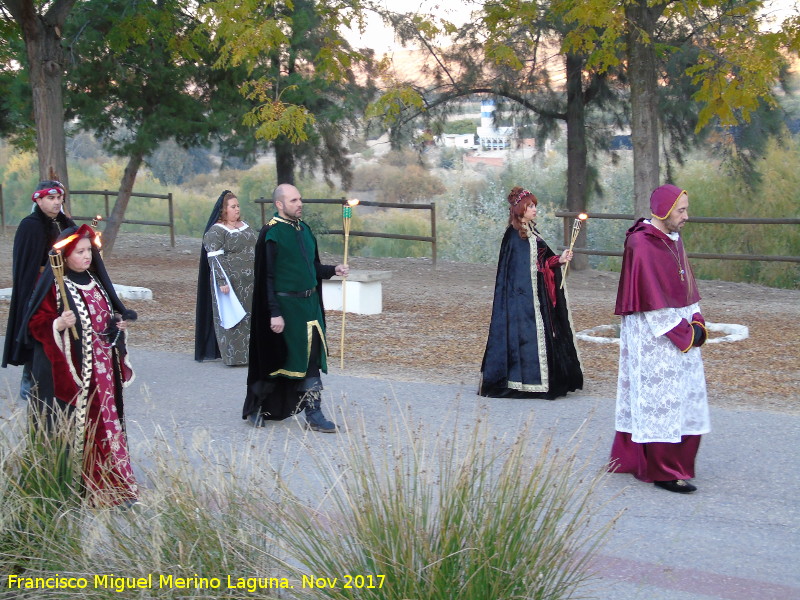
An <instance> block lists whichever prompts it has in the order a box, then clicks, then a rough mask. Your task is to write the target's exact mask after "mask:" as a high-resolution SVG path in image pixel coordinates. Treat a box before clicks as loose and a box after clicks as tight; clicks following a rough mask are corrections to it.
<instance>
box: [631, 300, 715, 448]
mask: <svg viewBox="0 0 800 600" xmlns="http://www.w3.org/2000/svg"><path fill="white" fill-rule="evenodd" d="M696 312H700V306H699V305H698V304H697V303H695V304H692V305H691V306H685V307H683V308H662V309H658V310H653V311H648V312H639V313H633V314H631V315H626V316H623V317H622V328H621V330H620V354H619V379H618V380H617V412H616V429H617V431H623V432H627V433H630V434H631V436H632V439H633V441H634V442H637V443H640V444H643V443H647V442H680V441H681V436H682V435H701V434H704V433H708V432H709V431H710V429H711V426H710V422H709V417H708V398H707V396H706V377H705V373H704V371H703V360H702V358H701V356H700V348H692V349H691V350H689V352H687V353H685V354H684V353H682V352H681V351H680V350H678V349H677V348H676V347H675V345H674V344H673V343H672V342H670V341H669V339H667V338H666V337H665V336H664V333H666V332H667V331H669V330H670V329H672V328H673V327H675V326H676V325H677V324H678V323H680V321H681V319H686V320H688V321H690V322H691V320H692V315H693V314H694V313H696Z"/></svg>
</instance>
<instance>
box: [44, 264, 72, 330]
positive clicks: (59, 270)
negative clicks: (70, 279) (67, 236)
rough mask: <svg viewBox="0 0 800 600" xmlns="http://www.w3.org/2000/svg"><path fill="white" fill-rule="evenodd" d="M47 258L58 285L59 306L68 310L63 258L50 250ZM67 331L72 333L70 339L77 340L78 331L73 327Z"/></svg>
mask: <svg viewBox="0 0 800 600" xmlns="http://www.w3.org/2000/svg"><path fill="white" fill-rule="evenodd" d="M49 257H50V266H51V267H52V269H53V275H55V278H56V283H57V284H58V293H59V294H61V304H62V305H63V307H64V308H63V310H69V302H68V301H67V290H66V288H65V287H64V257H63V256H61V252H60V251H59V250H51V251H50V254H49ZM63 310H62V312H63ZM69 330H70V331H71V332H72V339H73V340H77V339H78V330H77V329H75V325H72V326H71V327H70V328H69Z"/></svg>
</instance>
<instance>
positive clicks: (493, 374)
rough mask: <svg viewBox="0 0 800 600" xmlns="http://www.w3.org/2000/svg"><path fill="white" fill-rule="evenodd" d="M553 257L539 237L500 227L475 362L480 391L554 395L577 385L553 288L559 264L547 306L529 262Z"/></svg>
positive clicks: (571, 346) (577, 370)
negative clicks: (482, 343)
mask: <svg viewBox="0 0 800 600" xmlns="http://www.w3.org/2000/svg"><path fill="white" fill-rule="evenodd" d="M534 243H535V244H536V254H535V255H532V252H531V247H532V244H534ZM554 256H555V253H553V251H552V250H551V249H550V248H549V247H548V246H547V244H546V243H545V242H544V241H543V240H542V239H541V238H539V237H536V238H532V239H531V240H529V239H522V238H520V237H519V233H517V231H516V230H515V229H514V228H513V227H509V228H508V229H506V233H505V235H504V236H503V242H502V245H501V246H500V257H499V260H498V263H497V278H496V281H495V290H494V303H493V305H492V318H491V322H490V324H489V336H488V339H487V341H486V350H485V352H484V355H483V363H482V365H481V383H480V388H479V390H478V393H479V394H480V395H481V396H490V397H493V398H547V399H554V398H557V397H559V396H565V395H566V394H567V392H571V391H575V390H577V389H581V388H582V387H583V373H582V372H581V365H580V360H579V358H578V352H577V349H576V347H575V338H574V334H573V331H572V325H571V323H570V319H569V312H568V307H567V299H566V297H565V295H564V290H562V289H559V288H560V286H561V269H560V268H556V269H553V274H554V276H555V277H554V281H555V290H554V293H555V297H556V304H555V306H553V304H552V301H551V300H550V299H549V298H548V293H547V290H546V287H547V286H546V284H545V280H544V276H543V275H542V273H540V272H539V271H538V269H537V268H536V263H535V262H534V261H537V260H538V261H539V263H540V264H542V263H544V262H545V261H547V259H549V258H551V257H554ZM544 268H550V267H549V266H545V267H544ZM532 272H533V273H534V274H535V275H534V276H533V277H532V275H531V273H532ZM534 283H535V286H536V287H535V293H534ZM543 363H546V364H543ZM543 366H544V367H545V368H543Z"/></svg>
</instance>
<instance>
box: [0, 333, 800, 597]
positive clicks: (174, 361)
mask: <svg viewBox="0 0 800 600" xmlns="http://www.w3.org/2000/svg"><path fill="white" fill-rule="evenodd" d="M0 339H1V338H0ZM132 354H133V361H134V367H135V368H136V372H137V380H136V382H135V383H134V384H133V386H132V389H131V390H130V392H129V394H128V397H127V398H126V411H127V415H128V423H129V425H128V426H129V435H130V439H131V446H132V452H133V454H134V460H135V462H136V463H138V464H140V465H141V464H145V463H148V462H149V461H150V459H151V457H149V456H148V455H147V451H146V447H147V444H146V443H144V440H146V439H148V438H149V437H151V436H154V435H155V434H156V430H157V429H160V430H162V431H163V432H164V435H166V436H167V437H168V438H169V437H170V436H174V435H175V432H176V431H179V432H180V435H181V436H182V438H183V439H184V440H188V442H187V445H188V446H191V445H192V443H195V444H197V443H200V444H205V445H208V446H214V447H216V448H218V449H219V448H223V449H224V448H226V447H228V448H233V449H236V448H239V447H241V446H243V445H244V444H250V445H251V447H254V448H255V447H258V444H259V443H264V440H270V439H272V440H275V439H281V440H282V441H281V443H280V444H273V445H272V446H271V447H270V448H269V449H267V450H266V452H267V453H268V455H269V457H268V458H267V460H278V461H281V460H283V461H285V462H284V464H288V461H286V457H285V456H283V457H281V456H279V455H280V454H281V453H283V452H289V453H291V452H292V451H293V450H295V449H298V448H299V445H298V446H293V444H299V443H300V441H299V438H300V428H299V427H298V425H297V423H293V422H291V421H284V422H279V423H269V424H268V426H267V427H265V428H263V429H255V428H253V427H250V426H249V425H247V423H246V422H245V421H242V420H241V419H240V410H241V402H242V399H243V391H244V380H245V377H246V369H244V368H229V367H225V366H223V365H222V364H220V363H218V362H212V363H204V364H199V363H196V362H194V361H193V360H191V357H190V356H189V355H184V354H173V353H166V352H144V351H137V350H135V349H134V350H133V352H132ZM19 373H20V369H18V368H9V369H4V370H0V396H5V397H6V398H7V397H8V396H9V394H10V393H11V392H10V390H16V389H17V386H18V381H19ZM324 382H325V386H326V390H325V405H326V407H327V408H326V410H327V411H328V412H329V414H330V415H331V416H334V415H337V417H336V418H337V420H339V421H341V420H342V418H347V420H348V422H349V423H350V424H351V431H358V430H359V429H361V428H362V427H366V429H367V430H368V431H371V430H377V429H380V427H381V426H382V425H383V424H385V423H386V421H387V419H392V418H394V419H397V418H398V415H400V414H405V415H410V416H408V418H409V420H410V421H411V422H412V423H420V424H421V425H420V428H421V429H420V431H422V432H423V433H422V435H426V434H431V435H432V433H433V432H435V431H442V430H443V431H447V430H448V427H449V430H450V431H453V429H452V427H453V425H452V424H446V425H443V422H444V421H446V422H447V423H454V422H455V420H456V419H457V421H458V423H457V424H456V425H455V427H460V428H463V429H468V428H470V427H471V425H472V422H473V420H474V418H475V417H476V415H478V414H479V413H481V411H482V410H486V411H487V413H486V414H487V417H488V421H489V423H488V426H489V427H490V430H491V432H492V433H494V434H497V435H498V436H500V437H502V436H504V435H513V433H514V432H515V431H517V428H518V427H519V425H520V423H522V422H523V421H525V420H526V419H528V418H531V417H532V418H533V419H534V427H533V431H535V432H538V431H544V432H546V433H548V434H552V435H553V437H554V439H555V442H556V445H560V444H567V443H569V444H572V443H573V442H571V441H570V438H571V436H572V435H573V433H574V432H575V430H576V429H577V428H578V427H580V426H581V424H582V423H585V428H584V434H583V441H582V442H581V452H582V453H583V454H584V455H585V456H586V457H587V458H588V460H589V461H590V464H591V465H592V466H594V467H596V468H598V469H599V468H601V467H602V465H603V462H604V461H605V460H606V458H607V453H608V448H609V444H610V442H611V437H612V435H613V404H614V403H613V400H612V399H608V398H592V397H588V396H580V395H570V397H569V398H567V399H561V400H558V401H555V402H548V401H531V400H491V401H487V400H486V399H483V398H478V397H476V396H475V393H474V386H473V385H437V384H429V383H414V382H396V381H395V382H392V381H385V380H378V379H369V378H358V377H352V376H348V375H346V374H331V375H328V376H327V377H325V378H324ZM1 404H2V406H0V415H2V416H6V415H8V413H9V411H10V410H12V409H13V408H15V407H17V408H18V407H19V406H20V405H21V404H20V403H19V402H18V401H16V400H13V399H12V400H7V401H6V402H3V403H1ZM331 408H333V410H331ZM443 415H445V416H443ZM711 417H712V426H713V431H712V433H711V434H709V435H707V436H705V437H704V440H703V444H702V446H701V449H700V455H699V460H698V478H697V480H696V483H697V485H698V487H699V488H700V489H699V491H698V492H696V493H695V494H692V495H688V496H681V495H677V494H671V493H669V492H666V491H663V490H659V489H656V488H655V487H654V486H652V485H648V484H643V483H640V482H636V481H635V480H634V479H633V478H632V477H631V476H629V475H612V476H609V477H608V479H607V481H606V484H605V486H604V488H603V489H602V490H601V492H600V494H601V495H602V496H603V497H604V498H607V499H609V503H608V504H607V506H606V507H605V508H604V509H603V511H604V512H605V513H607V514H608V515H611V514H614V513H616V512H617V511H619V510H620V509H623V508H624V509H625V512H624V514H623V516H622V517H621V518H620V520H619V522H618V523H617V524H616V525H615V527H614V530H613V532H612V533H611V536H610V541H609V543H608V545H607V546H606V547H605V548H604V551H603V554H602V555H601V556H600V558H599V560H598V564H597V566H598V567H599V568H600V569H601V570H602V572H603V574H604V577H603V579H602V580H600V581H598V582H597V583H596V584H595V586H594V589H593V592H594V594H595V597H596V598H598V599H600V600H623V599H624V600H712V599H725V600H792V599H797V600H800V558H799V555H800V510H799V509H798V507H799V506H800V501H799V500H798V499H799V498H800V460H798V448H800V417H796V416H789V415H784V414H775V413H767V412H753V411H741V410H724V409H714V408H713V407H712V414H711ZM362 419H363V420H362ZM172 424H174V425H172ZM426 432H427V433H426ZM315 435H318V436H319V443H320V444H325V445H326V446H328V447H335V446H336V444H338V443H341V442H338V441H337V440H338V439H339V436H336V435H322V434H315ZM315 443H316V442H315ZM143 448H145V450H143ZM291 460H295V458H292V459H291ZM297 460H302V459H297ZM293 464H295V466H297V465H296V463H293ZM298 471H303V468H302V465H301V468H299V469H298Z"/></svg>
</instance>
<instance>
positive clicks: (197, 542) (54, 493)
mask: <svg viewBox="0 0 800 600" xmlns="http://www.w3.org/2000/svg"><path fill="white" fill-rule="evenodd" d="M20 412H21V413H23V414H19V413H20ZM387 412H388V413H389V414H387V416H390V417H391V418H390V419H387V421H386V422H387V423H389V425H387V426H386V427H383V428H380V429H377V430H376V429H375V428H370V427H368V424H367V423H365V422H363V421H361V420H358V421H357V422H354V423H352V424H351V427H350V428H349V432H346V431H343V432H342V433H340V434H339V435H337V436H330V435H328V436H326V435H323V434H318V433H306V432H303V430H302V429H301V428H300V427H298V426H297V425H296V424H294V423H291V422H289V423H280V424H275V426H273V427H267V428H265V429H261V430H256V429H254V430H253V434H252V436H251V437H250V438H249V442H248V443H245V444H242V445H241V446H242V447H241V448H231V447H230V446H229V445H227V444H220V440H211V439H209V437H208V435H207V433H206V432H204V431H196V432H195V433H194V434H193V435H192V437H191V439H188V440H187V439H182V438H181V436H180V435H179V434H178V433H177V427H176V428H175V430H174V431H173V430H170V431H167V432H165V431H160V432H159V433H157V435H155V436H151V439H149V440H147V441H145V440H144V435H143V433H142V432H136V431H129V438H131V440H132V442H131V443H132V445H134V446H138V447H139V448H140V449H141V447H142V446H143V445H144V444H146V445H147V448H146V450H145V451H144V452H141V451H139V452H136V453H135V455H134V457H135V459H136V460H135V461H134V469H135V472H136V475H137V479H138V481H139V484H140V487H141V488H142V490H143V492H142V495H141V498H140V499H141V501H142V505H141V506H138V507H134V508H133V509H129V510H123V509H121V508H114V509H91V508H87V507H85V506H81V505H80V504H79V503H78V502H77V501H76V498H77V495H76V494H75V493H74V490H72V489H69V488H67V487H63V486H61V484H58V485H55V486H54V479H53V478H52V477H48V476H47V468H50V467H46V466H47V465H52V464H53V460H60V459H61V458H62V456H61V453H63V450H60V449H58V448H57V447H53V448H50V449H49V448H48V446H46V445H38V446H37V445H35V444H33V443H32V441H31V440H30V439H28V438H27V437H26V435H25V433H26V431H27V419H26V417H25V415H24V411H19V412H18V413H17V414H16V415H14V416H13V417H12V418H11V419H8V420H5V422H4V425H3V427H2V428H0V431H1V432H2V433H1V434H0V491H2V492H3V493H2V497H1V498H0V522H1V523H2V532H0V533H1V537H0V542H1V545H0V568H1V569H2V582H0V596H2V597H11V598H41V597H46V598H98V599H99V598H115V599H127V598H131V599H133V598H215V599H219V598H253V597H255V596H258V597H272V598H359V599H369V598H380V599H382V600H392V599H395V598H396V599H398V600H399V599H438V598H441V599H448V600H451V599H453V598H459V599H460V600H469V599H471V598H475V599H479V600H488V599H496V600H500V599H509V600H511V599H517V598H536V599H541V600H544V599H553V600H555V599H566V598H577V597H592V596H591V595H589V594H590V591H591V590H590V588H589V587H588V586H589V584H590V583H591V582H592V581H593V573H592V572H591V569H590V565H589V561H590V559H591V558H592V556H593V555H594V553H595V552H596V551H597V549H598V548H599V547H600V545H601V543H602V541H603V538H604V535H605V533H606V532H607V531H608V529H609V527H610V526H611V524H612V522H613V518H609V517H607V516H606V517H600V516H598V515H599V514H600V511H599V510H598V509H599V508H600V507H599V506H598V505H597V503H596V500H595V498H596V495H595V491H596V489H597V487H598V486H599V485H601V483H602V481H603V478H604V474H603V473H598V472H596V469H594V470H593V469H592V468H591V467H590V466H588V465H587V464H585V463H584V462H582V460H581V459H579V458H578V454H577V450H578V448H579V446H580V444H579V442H578V441H577V440H573V441H571V442H569V443H568V446H569V448H556V447H555V446H554V442H553V441H552V440H551V439H549V438H547V437H545V436H537V435H535V433H534V429H533V425H532V424H531V423H528V424H526V425H524V426H521V427H520V428H519V430H518V431H517V432H516V433H515V435H514V437H513V438H511V439H506V438H499V437H496V436H493V435H492V433H491V431H490V427H489V425H488V419H485V418H479V419H478V420H477V422H476V423H475V424H469V425H465V424H463V423H459V422H458V420H457V419H453V420H451V419H444V421H443V424H442V425H441V426H440V427H439V429H438V430H437V431H433V430H432V428H431V427H430V426H429V425H430V424H414V423H411V422H410V421H407V420H405V419H406V418H407V416H406V412H405V411H403V410H400V409H399V408H397V407H393V408H390V407H387ZM338 420H339V421H340V422H343V419H342V418H341V417H340V418H339V419H338ZM215 448H218V450H214V449H215ZM50 450H52V453H49V452H50ZM36 457H38V458H36ZM37 461H38V462H37ZM40 467H41V468H40ZM37 469H38V470H37ZM34 473H35V476H34ZM11 575H14V576H16V577H18V578H22V577H40V578H46V577H60V578H62V579H63V580H66V579H65V578H72V580H73V581H81V580H84V581H85V583H86V586H85V587H84V588H83V589H77V590H76V589H68V588H56V589H48V590H46V591H45V592H44V593H42V590H26V589H25V588H24V587H23V586H19V585H14V581H19V579H17V580H13V581H12V579H10V576H11ZM10 584H11V585H10Z"/></svg>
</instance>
